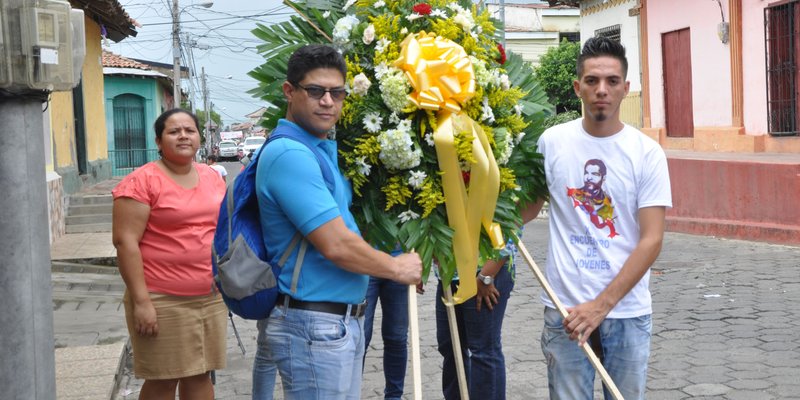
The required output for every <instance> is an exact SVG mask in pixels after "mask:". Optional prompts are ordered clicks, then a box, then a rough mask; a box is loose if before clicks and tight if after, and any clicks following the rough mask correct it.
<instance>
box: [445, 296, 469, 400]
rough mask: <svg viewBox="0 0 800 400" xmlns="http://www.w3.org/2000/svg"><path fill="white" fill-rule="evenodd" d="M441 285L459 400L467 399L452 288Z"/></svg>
mask: <svg viewBox="0 0 800 400" xmlns="http://www.w3.org/2000/svg"><path fill="white" fill-rule="evenodd" d="M442 287H443V289H444V299H445V303H444V306H445V308H447V322H448V323H449V324H450V341H451V342H453V355H454V356H455V362H456V375H457V376H458V388H459V391H460V392H461V400H469V386H468V385H467V374H466V372H465V371H464V357H462V356H461V341H460V340H459V338H458V322H456V309H455V308H454V307H455V304H454V303H453V290H452V289H451V288H450V285H445V284H442Z"/></svg>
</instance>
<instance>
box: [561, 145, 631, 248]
mask: <svg viewBox="0 0 800 400" xmlns="http://www.w3.org/2000/svg"><path fill="white" fill-rule="evenodd" d="M607 173H608V170H607V168H606V164H605V163H604V162H603V161H602V160H598V159H591V160H588V161H586V163H585V164H584V166H583V186H581V187H579V188H570V187H568V188H567V197H569V198H570V199H572V205H573V207H575V209H578V210H581V211H582V212H584V213H585V214H586V215H587V217H588V218H589V220H590V221H591V222H592V224H593V225H594V226H595V228H597V229H601V230H604V229H606V228H607V229H608V237H609V238H614V237H615V236H618V235H619V234H620V233H619V232H617V230H616V228H615V227H614V219H615V217H614V201H613V199H612V198H611V196H610V194H609V193H607V192H606V191H605V190H603V183H604V182H605V179H606V175H607Z"/></svg>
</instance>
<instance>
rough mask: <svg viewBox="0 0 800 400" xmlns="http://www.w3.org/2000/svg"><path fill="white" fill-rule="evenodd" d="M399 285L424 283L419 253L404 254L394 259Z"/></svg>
mask: <svg viewBox="0 0 800 400" xmlns="http://www.w3.org/2000/svg"><path fill="white" fill-rule="evenodd" d="M394 262H395V278H394V279H393V280H394V281H395V282H397V283H402V284H405V285H416V284H418V283H420V282H421V281H422V259H421V258H419V254H417V253H404V254H400V255H398V256H395V257H394Z"/></svg>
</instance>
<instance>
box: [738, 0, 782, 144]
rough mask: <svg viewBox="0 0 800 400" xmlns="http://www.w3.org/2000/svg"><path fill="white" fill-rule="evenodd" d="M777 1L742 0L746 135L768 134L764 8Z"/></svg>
mask: <svg viewBox="0 0 800 400" xmlns="http://www.w3.org/2000/svg"><path fill="white" fill-rule="evenodd" d="M777 1H778V0H771V1H755V0H743V1H742V72H743V75H744V79H743V81H744V87H743V89H744V110H743V114H744V115H743V117H744V127H745V132H746V133H747V134H748V135H766V134H767V67H766V59H765V58H764V48H765V44H764V8H766V7H767V6H768V5H770V4H772V3H777Z"/></svg>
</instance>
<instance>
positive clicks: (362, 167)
mask: <svg viewBox="0 0 800 400" xmlns="http://www.w3.org/2000/svg"><path fill="white" fill-rule="evenodd" d="M356 165H358V173H359V174H361V175H364V176H369V172H370V170H371V169H372V165H369V164H367V161H366V157H364V156H361V157H358V158H357V159H356Z"/></svg>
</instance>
